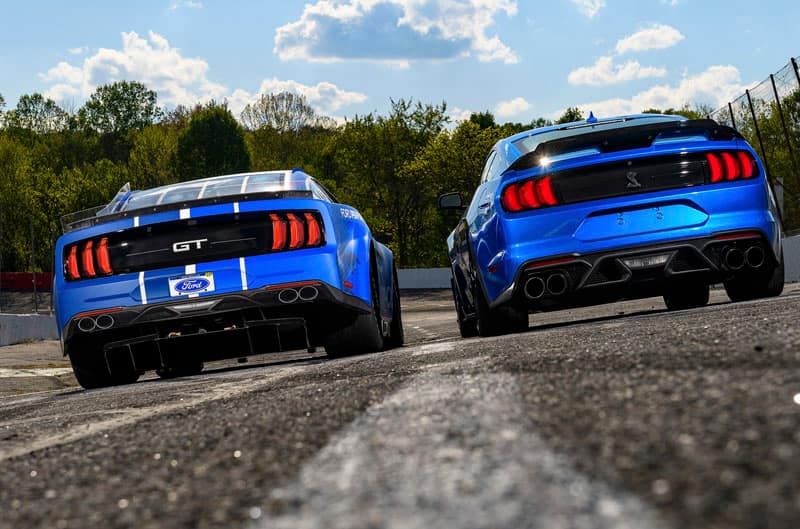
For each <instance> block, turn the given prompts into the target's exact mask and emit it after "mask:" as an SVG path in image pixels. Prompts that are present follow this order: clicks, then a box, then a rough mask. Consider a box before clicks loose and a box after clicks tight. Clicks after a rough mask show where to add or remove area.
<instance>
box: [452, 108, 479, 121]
mask: <svg viewBox="0 0 800 529" xmlns="http://www.w3.org/2000/svg"><path fill="white" fill-rule="evenodd" d="M472 114H473V112H472V111H471V110H466V109H463V108H458V107H453V108H451V109H449V110H448V111H447V116H448V117H449V118H450V119H451V120H452V121H455V122H458V121H467V120H468V119H469V117H470V116H471V115H472Z"/></svg>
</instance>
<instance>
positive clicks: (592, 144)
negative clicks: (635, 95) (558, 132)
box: [507, 119, 744, 171]
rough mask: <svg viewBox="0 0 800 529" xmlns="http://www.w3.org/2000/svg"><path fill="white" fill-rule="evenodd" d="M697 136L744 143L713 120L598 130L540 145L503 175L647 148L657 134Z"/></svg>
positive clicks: (737, 133) (694, 120)
mask: <svg viewBox="0 0 800 529" xmlns="http://www.w3.org/2000/svg"><path fill="white" fill-rule="evenodd" d="M693 131H696V132H699V133H702V134H704V135H706V136H707V137H708V139H710V140H713V141H730V140H732V139H734V138H736V139H744V136H742V135H741V134H740V133H739V132H738V131H737V130H736V129H733V128H731V127H728V126H725V125H720V124H719V123H717V122H716V121H714V120H713V119H689V120H685V121H668V122H666V123H650V124H647V125H638V126H637V125H633V126H630V127H624V128H618V129H611V130H599V131H596V132H589V133H586V134H576V135H574V136H567V137H564V138H559V139H557V140H552V141H546V142H542V143H540V144H539V145H538V146H537V147H536V149H535V150H533V151H531V152H529V153H527V154H524V155H522V156H520V157H519V158H517V160H516V161H515V162H514V163H512V164H511V165H510V166H509V168H508V169H507V171H520V170H523V169H530V168H532V167H538V166H539V160H540V158H542V157H543V156H556V155H558V154H563V153H565V152H570V151H579V150H581V149H587V148H597V149H600V152H616V151H624V150H627V149H642V148H646V147H649V146H651V145H652V144H653V141H654V140H655V139H656V137H658V136H659V135H660V134H664V133H675V134H676V135H678V134H680V135H684V134H686V133H687V132H693Z"/></svg>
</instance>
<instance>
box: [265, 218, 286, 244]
mask: <svg viewBox="0 0 800 529" xmlns="http://www.w3.org/2000/svg"><path fill="white" fill-rule="evenodd" d="M269 218H270V219H272V249H273V250H283V248H284V247H285V246H286V223H285V222H284V221H283V219H281V218H280V217H279V216H277V215H270V216H269Z"/></svg>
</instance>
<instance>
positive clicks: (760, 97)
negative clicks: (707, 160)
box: [709, 57, 800, 233]
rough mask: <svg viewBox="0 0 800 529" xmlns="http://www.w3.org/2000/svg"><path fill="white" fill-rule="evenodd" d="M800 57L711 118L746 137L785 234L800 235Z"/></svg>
mask: <svg viewBox="0 0 800 529" xmlns="http://www.w3.org/2000/svg"><path fill="white" fill-rule="evenodd" d="M799 61H800V57H793V58H792V59H790V61H789V63H788V64H786V66H784V67H783V68H781V69H780V70H778V71H777V72H776V73H774V74H772V75H770V76H769V77H768V78H767V79H765V80H764V81H762V82H761V83H759V84H758V85H757V86H755V87H754V88H751V89H750V90H746V91H745V93H744V94H742V95H741V96H739V97H737V98H736V99H734V100H733V101H731V102H729V103H728V104H727V105H726V106H724V107H722V108H720V109H718V110H716V111H714V112H712V113H711V114H709V117H710V118H711V119H713V120H715V121H717V122H719V123H722V124H724V125H728V126H731V127H733V128H735V129H736V130H738V131H739V132H741V133H742V135H743V136H744V137H745V138H747V141H748V142H749V143H750V144H751V145H753V147H754V148H755V149H756V150H757V151H758V153H759V155H760V156H761V160H762V161H763V162H764V165H765V168H766V171H767V177H768V179H769V182H770V184H771V185H772V189H773V191H774V192H775V195H776V197H778V202H779V203H780V204H782V208H781V213H782V215H783V224H784V228H785V229H786V231H787V232H788V233H800V151H798V148H800V69H798V62H799Z"/></svg>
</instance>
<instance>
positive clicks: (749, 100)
mask: <svg viewBox="0 0 800 529" xmlns="http://www.w3.org/2000/svg"><path fill="white" fill-rule="evenodd" d="M744 93H745V94H746V95H747V104H748V105H750V115H751V116H753V127H755V129H756V138H758V144H759V146H761V157H762V158H763V159H764V167H765V168H766V170H767V175H769V176H772V173H771V172H770V170H769V160H767V151H766V150H765V149H764V141H763V140H762V139H761V130H760V129H759V128H758V118H756V110H755V108H753V99H752V98H751V97H750V90H745V91H744Z"/></svg>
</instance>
